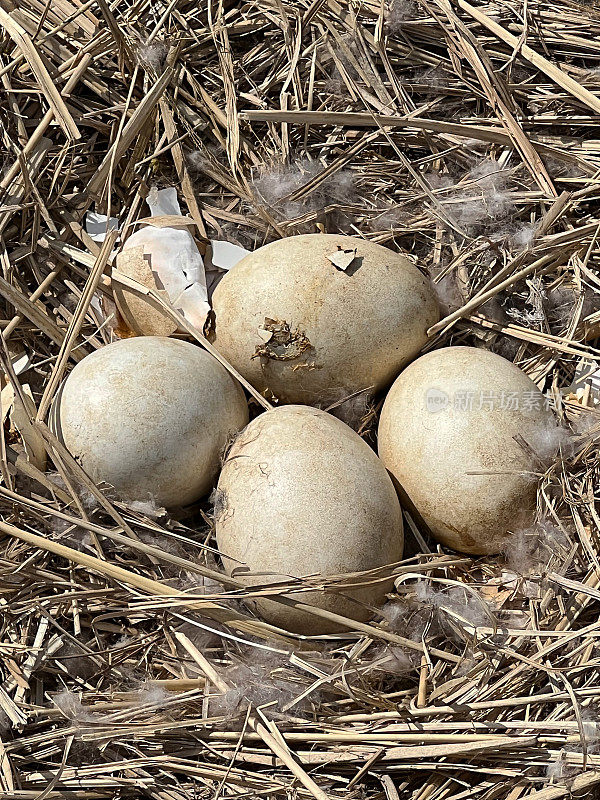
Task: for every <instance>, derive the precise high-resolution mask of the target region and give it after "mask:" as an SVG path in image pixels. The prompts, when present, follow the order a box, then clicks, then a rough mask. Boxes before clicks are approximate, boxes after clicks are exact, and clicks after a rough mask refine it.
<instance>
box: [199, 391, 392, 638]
mask: <svg viewBox="0 0 600 800" xmlns="http://www.w3.org/2000/svg"><path fill="white" fill-rule="evenodd" d="M215 525H216V535H217V542H218V546H219V550H220V551H221V553H222V555H223V564H224V567H225V569H226V571H227V573H228V574H229V575H235V576H236V577H239V578H240V579H241V580H243V581H244V582H245V583H247V584H263V583H273V582H277V581H281V580H287V579H289V576H293V577H299V578H301V577H306V576H309V575H317V576H319V575H338V574H340V573H348V572H358V571H363V570H369V569H373V568H376V567H381V566H384V565H386V564H389V563H393V562H396V561H398V560H400V559H401V558H402V548H403V530H402V515H401V511H400V505H399V502H398V498H397V496H396V492H395V489H394V486H393V484H392V481H391V480H390V478H389V476H388V474H387V472H386V470H385V468H384V466H383V464H382V463H381V462H380V461H379V459H378V458H377V456H376V455H375V453H374V452H373V451H372V450H371V448H370V447H369V446H368V445H367V444H366V443H365V442H364V441H363V440H362V439H361V438H360V436H358V434H356V433H355V432H354V431H353V430H351V429H350V428H349V427H348V426H347V425H345V424H344V423H343V422H341V421H340V420H338V419H336V418H334V417H332V416H330V415H329V414H326V413H325V412H323V411H319V410H317V409H314V408H309V407H307V406H295V405H290V406H282V407H280V408H276V409H274V410H273V411H268V412H267V413H265V414H261V415H260V416H259V417H257V418H256V419H255V420H253V421H252V422H251V423H250V425H248V426H247V428H245V429H244V430H243V431H242V433H241V434H240V435H239V436H238V438H237V439H236V441H235V443H234V444H233V446H232V448H231V450H230V451H229V453H228V456H227V459H226V461H225V463H224V465H223V469H222V471H221V475H220V478H219V483H218V486H217V492H216V500H215ZM389 589H390V583H389V582H384V583H375V584H372V585H370V586H364V587H360V588H356V587H350V588H349V589H345V590H344V595H345V596H342V595H339V594H334V593H323V592H320V591H318V590H315V591H310V592H300V593H298V592H296V593H292V594H290V595H289V596H290V597H294V598H296V599H298V600H300V601H303V602H306V603H310V604H311V605H316V606H319V607H320V608H323V609H326V610H329V611H332V612H335V613H338V614H342V615H344V616H346V617H351V618H354V619H358V620H366V619H368V618H369V616H370V615H371V613H372V612H371V611H370V610H369V608H367V607H365V605H363V604H364V603H366V604H369V605H371V606H377V605H379V604H380V603H381V602H382V601H383V599H384V596H385V593H386V591H389ZM353 598H355V599H353ZM357 600H358V601H362V602H357ZM252 604H253V605H254V607H255V609H256V611H257V613H258V614H259V615H260V616H262V617H263V618H264V619H265V620H267V621H268V622H270V623H272V624H274V625H277V626H278V627H281V628H284V629H287V630H291V631H295V632H298V633H304V634H311V633H315V634H317V633H324V632H331V631H335V630H343V628H342V627H340V626H338V625H336V624H334V623H332V622H330V621H327V620H323V619H320V618H318V617H315V616H313V615H311V614H309V613H307V612H302V611H299V610H297V609H293V608H290V607H287V606H284V605H283V604H280V603H277V602H274V601H272V600H259V601H252Z"/></svg>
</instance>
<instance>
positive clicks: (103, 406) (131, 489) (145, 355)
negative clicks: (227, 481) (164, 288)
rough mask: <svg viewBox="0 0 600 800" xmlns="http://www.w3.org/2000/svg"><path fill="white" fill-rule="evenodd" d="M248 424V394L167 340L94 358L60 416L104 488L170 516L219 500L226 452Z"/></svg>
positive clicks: (64, 393)
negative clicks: (216, 492) (215, 491)
mask: <svg viewBox="0 0 600 800" xmlns="http://www.w3.org/2000/svg"><path fill="white" fill-rule="evenodd" d="M247 422H248V407H247V405H246V400H245V397H244V393H243V391H242V389H241V387H240V385H239V384H238V383H237V382H236V381H235V380H234V379H233V378H232V377H231V376H230V375H229V373H228V372H227V371H226V370H225V369H224V368H223V367H222V366H221V365H220V364H219V363H218V361H217V360H216V359H215V358H213V357H212V356H211V355H209V354H208V353H207V352H206V351H204V350H202V349H201V348H199V347H196V346H195V345H193V344H190V343H189V342H184V341H180V340H177V339H168V338H163V337H158V336H141V337H135V338H133V339H124V340H122V341H118V342H114V343H113V344H109V345H107V346H106V347H103V348H101V349H100V350H96V351H95V352H94V353H92V354H91V355H89V356H86V358H84V359H83V360H82V361H81V362H80V363H79V364H77V365H76V366H75V368H74V369H73V371H72V372H71V374H70V375H69V376H68V378H67V379H66V381H65V382H64V383H63V385H62V387H61V389H60V392H59V393H58V394H57V397H56V399H55V401H54V405H53V409H52V414H51V425H52V428H53V429H54V432H55V433H56V435H57V436H58V437H59V438H60V439H61V440H62V441H63V442H64V444H65V446H66V447H67V449H68V450H69V451H70V452H71V454H72V455H73V456H74V457H75V458H77V459H78V460H79V462H80V463H81V465H82V467H83V468H84V469H85V470H86V472H88V474H89V475H90V476H91V477H92V478H93V480H94V481H96V482H97V483H99V482H102V481H104V482H106V483H108V484H110V485H111V486H114V487H115V489H116V490H117V492H118V493H119V494H120V495H121V496H122V497H123V498H125V499H127V500H134V501H147V500H152V501H153V502H154V503H156V504H157V505H159V506H165V507H167V508H169V507H174V506H183V505H187V504H188V503H191V502H193V501H194V500H197V499H198V498H200V497H202V496H203V495H205V494H206V493H207V492H208V491H209V490H210V488H211V486H212V484H213V481H214V479H215V477H216V475H217V472H218V469H219V463H220V453H221V451H222V449H223V447H224V446H225V445H226V443H227V441H228V439H229V437H230V436H232V435H233V434H235V433H236V432H237V431H238V430H240V429H241V428H242V427H243V426H244V425H245V424H246V423H247Z"/></svg>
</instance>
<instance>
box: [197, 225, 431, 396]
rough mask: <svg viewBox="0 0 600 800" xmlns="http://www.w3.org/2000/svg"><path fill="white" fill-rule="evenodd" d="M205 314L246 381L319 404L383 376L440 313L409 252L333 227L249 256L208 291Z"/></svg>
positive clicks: (386, 378)
mask: <svg viewBox="0 0 600 800" xmlns="http://www.w3.org/2000/svg"><path fill="white" fill-rule="evenodd" d="M332 257H333V262H335V263H332ZM350 257H351V258H350ZM213 311H214V319H213V320H212V322H213V326H214V327H213V330H212V332H211V333H210V335H211V336H212V337H213V342H214V344H215V346H216V348H217V349H218V350H219V352H221V353H222V354H223V356H225V358H226V359H227V360H228V361H229V362H230V363H231V364H232V365H233V366H234V367H235V368H236V369H237V370H238V371H239V372H240V373H241V374H242V375H243V376H244V377H245V378H246V379H247V380H248V381H249V382H250V383H252V384H253V385H254V386H255V387H256V388H257V389H259V390H260V391H263V392H264V391H270V392H272V393H273V394H274V395H275V396H276V397H277V398H278V399H279V400H280V401H282V402H286V403H308V404H311V405H321V406H324V405H327V404H329V403H332V402H335V401H336V400H339V399H341V398H342V397H344V396H347V395H349V394H352V393H354V392H357V391H359V390H361V389H366V388H368V387H373V388H374V390H378V389H380V388H382V387H384V386H385V385H387V384H388V383H390V382H391V381H392V380H393V379H394V378H395V377H396V375H397V374H398V372H399V371H400V370H401V369H402V367H403V366H405V365H406V364H407V363H408V362H409V361H410V360H411V359H413V358H414V357H415V356H416V355H417V353H418V352H419V350H420V349H421V347H422V346H423V345H424V344H425V342H426V340H427V337H426V331H427V329H428V328H429V327H430V326H431V325H433V324H434V323H435V322H437V320H438V318H439V311H438V304H437V301H436V298H435V295H434V293H433V291H432V288H431V286H430V284H429V281H428V280H427V279H426V278H425V277H424V276H423V275H422V274H421V273H420V272H419V270H418V269H417V267H415V265H414V264H413V263H412V262H411V261H410V260H409V259H408V258H406V257H405V256H402V255H400V254H398V253H394V252H392V251H391V250H388V249H387V248H385V247H382V246H380V245H378V244H374V243H373V242H369V241H365V240H363V239H358V238H355V237H352V236H343V235H337V234H307V235H302V236H290V237H288V238H286V239H280V240H279V241H276V242H273V243H272V244H268V245H266V246H264V247H261V248H259V249H258V250H255V251H254V252H253V253H250V254H249V255H247V256H246V257H245V258H243V259H242V260H241V261H240V262H239V263H238V264H236V265H235V266H234V267H233V268H232V269H231V270H229V272H228V273H227V274H226V275H225V276H224V277H223V279H222V280H221V282H220V283H219V285H218V286H217V288H216V289H215V292H214V295H213ZM265 320H275V321H277V324H278V326H279V328H280V330H284V329H285V330H287V331H288V333H289V337H288V344H289V348H288V349H287V350H286V348H285V347H284V346H283V345H284V344H285V343H283V342H282V341H280V339H281V336H278V337H277V336H274V337H273V341H274V340H275V339H277V344H278V347H277V349H276V351H274V352H273V353H272V354H270V351H269V346H270V345H269V343H268V342H267V343H265V341H264V337H263V334H262V331H263V330H265ZM266 329H267V330H268V329H269V326H268V325H267V327H266ZM300 344H301V345H302V346H299V345H300Z"/></svg>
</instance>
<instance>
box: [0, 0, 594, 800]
mask: <svg viewBox="0 0 600 800" xmlns="http://www.w3.org/2000/svg"><path fill="white" fill-rule="evenodd" d="M0 23H1V24H2V29H3V38H2V48H1V52H2V56H1V67H0V74H1V80H2V89H1V91H2V104H1V107H0V119H1V123H2V129H1V135H2V145H1V149H2V159H3V170H2V178H1V180H0V185H1V187H2V191H3V194H2V197H1V198H0V203H1V206H0V233H1V237H2V238H1V241H0V245H1V247H0V262H1V265H2V274H1V276H0V295H2V320H1V321H0V324H1V326H2V332H3V337H2V347H1V360H2V366H3V372H4V373H5V374H6V376H7V379H6V380H5V381H4V384H3V387H4V389H3V392H2V413H3V420H4V426H3V428H2V438H1V442H0V445H1V447H0V467H1V470H2V478H3V480H2V485H1V486H0V503H1V506H0V511H1V520H2V521H1V523H0V528H1V531H2V539H1V553H0V586H1V589H0V591H1V598H2V599H1V602H2V623H1V633H0V654H1V661H2V664H1V681H2V684H1V687H0V708H1V709H2V713H1V719H0V722H1V733H0V739H1V744H0V797H6V798H17V799H19V798H32V800H33V798H37V799H38V800H41V798H63V797H64V798H121V797H122V798H128V797H132V798H134V797H135V798H137V797H149V798H156V799H157V800H167V799H168V800H191V798H217V797H252V798H254V797H291V796H295V795H297V796H301V797H316V798H319V799H320V800H324V798H326V797H327V798H351V797H352V798H363V797H368V798H372V799H373V800H375V798H382V799H383V798H387V799H388V800H397V798H402V800H403V799H404V798H410V800H459V799H460V800H463V799H464V800H466V798H478V799H479V798H480V799H481V800H484V799H485V800H491V799H492V798H494V800H496V799H498V800H519V798H535V800H554V798H562V797H570V796H575V797H585V798H588V797H589V798H593V797H595V796H597V793H598V792H599V791H600V788H599V787H600V750H599V743H600V705H599V704H600V684H599V682H598V676H599V673H600V662H599V660H598V649H597V641H598V635H599V631H600V623H599V622H598V602H599V600H600V587H599V586H598V584H599V582H600V580H599V579H600V563H599V562H598V522H599V519H598V511H597V508H596V500H597V498H596V492H597V490H598V489H597V486H598V432H600V424H599V421H598V413H597V410H596V408H595V405H594V400H595V395H594V390H593V388H592V389H590V388H587V389H585V390H584V391H583V392H579V393H577V392H575V391H570V390H569V389H568V387H570V386H571V384H572V382H573V378H574V375H575V372H576V370H577V368H578V366H579V365H580V363H581V362H582V360H583V362H584V364H588V363H590V362H592V361H593V360H594V359H595V358H598V356H599V355H600V353H599V351H598V349H597V347H596V339H595V337H596V336H597V334H598V332H599V328H598V323H599V322H600V302H599V299H598V295H599V291H598V290H599V288H600V280H599V278H598V260H599V255H600V250H599V249H598V243H597V239H598V232H599V231H600V204H599V202H598V197H597V185H598V175H599V174H600V172H599V170H600V140H599V139H597V138H596V130H597V126H598V121H599V120H600V44H598V42H599V40H600V39H599V35H600V11H599V10H597V9H595V8H594V6H593V4H587V3H586V4H583V3H577V2H568V1H567V0H562V2H548V3H541V2H537V0H529V2H527V0H525V1H524V2H523V3H513V2H500V1H499V2H490V3H485V4H474V5H472V4H470V3H468V2H466V0H452V2H449V1H448V0H414V2H413V1H412V0H395V1H394V2H392V3H391V4H385V3H383V2H379V0H371V1H370V2H369V1H368V0H364V2H347V1H346V0H312V2H308V0H300V2H293V3H292V2H286V0H273V2H260V3H259V2H245V3H237V2H216V1H215V2H212V1H211V2H209V3H208V6H207V5H206V4H204V3H191V2H187V0H170V1H169V2H167V0H164V2H162V1H161V2H159V3H149V2H147V0H139V2H132V3H129V2H126V1H122V0H116V1H115V2H113V3H112V4H110V3H108V2H106V1H105V0H90V1H89V2H85V3H83V2H78V1H77V2H76V1H75V0H74V1H73V2H70V0H60V1H59V2H48V3H44V2H41V0H40V2H37V0H25V2H23V3H21V4H19V5H18V7H17V6H16V5H14V6H13V5H11V4H10V0H2V3H1V4H0ZM169 185H177V187H178V189H179V194H180V198H181V200H182V202H183V203H184V205H185V206H187V212H188V213H189V215H190V216H191V217H192V218H193V220H194V221H195V223H196V226H197V229H198V233H199V235H201V236H207V237H208V238H220V239H227V240H229V241H233V242H237V243H239V244H242V245H244V246H246V247H248V248H251V247H256V246H259V245H260V244H262V243H264V242H267V241H270V240H272V239H274V238H276V237H278V236H285V235H291V234H294V233H300V232H316V231H326V232H337V231H343V232H348V233H353V234H355V235H360V236H363V237H366V238H369V239H372V240H374V241H377V242H380V243H382V244H384V245H386V246H388V247H391V248H401V249H402V250H403V251H405V252H407V253H408V254H410V255H411V256H414V257H415V258H416V259H417V260H418V263H419V265H420V266H421V267H422V268H423V269H424V270H425V271H427V272H428V273H429V274H430V275H431V277H432V279H433V280H434V281H435V284H436V286H437V288H438V292H439V296H440V301H441V303H442V307H443V310H444V320H443V321H442V323H440V325H439V326H437V328H436V330H435V331H433V332H432V337H431V343H430V346H432V347H438V346H442V345H445V344H449V343H453V344H458V343H460V344H468V345H474V346H482V347H486V348H488V349H491V350H494V351H495V352H498V353H500V354H502V355H504V356H505V357H508V358H510V359H511V360H514V361H515V362H516V363H518V364H519V365H520V366H521V367H522V368H523V369H524V370H525V371H526V372H527V373H528V374H529V375H530V376H531V377H532V378H533V379H534V380H535V381H536V382H537V383H538V384H539V385H540V386H541V387H543V388H544V390H545V391H546V392H547V393H548V395H549V397H551V398H552V401H553V404H554V406H555V409H556V412H557V414H558V416H559V418H560V420H561V422H562V424H563V426H564V428H565V431H566V433H565V437H564V440H563V441H562V442H561V452H560V454H559V457H558V458H557V459H556V462H555V464H554V465H553V466H552V468H551V469H550V470H548V471H547V472H546V473H545V474H543V475H540V476H539V479H540V490H539V502H538V518H539V522H538V523H537V524H536V526H535V527H533V528H532V529H530V530H528V531H521V532H519V533H518V534H517V537H516V540H515V547H514V548H513V549H512V550H511V552H510V553H508V554H504V555H502V556H500V557H498V558H495V559H492V558H487V559H479V560H472V559H469V558H468V557H465V556H458V555H456V554H454V553H450V552H448V553H443V552H441V551H439V552H438V551H437V550H436V549H435V546H434V544H433V543H431V542H426V541H424V540H423V539H422V537H421V536H420V535H419V533H418V531H413V533H414V534H415V541H414V543H413V545H412V549H411V550H410V551H409V553H408V556H409V557H408V558H407V560H406V561H405V562H403V563H402V564H399V565H396V566H395V567H394V568H393V569H394V574H395V576H396V590H395V592H394V593H393V595H392V596H390V599H389V602H388V604H387V605H386V607H385V608H384V610H383V613H382V614H380V615H378V616H377V617H376V618H375V619H374V622H373V623H372V624H370V625H364V626H359V625H353V624H352V623H351V622H350V621H348V633H347V635H343V636H342V635H338V636H334V637H329V638H321V639H315V640H312V641H304V642H299V641H298V640H297V639H294V638H293V637H288V636H285V635H282V634H278V633H277V632H276V631H273V630H272V629H270V628H269V627H268V626H266V625H264V624H263V623H261V622H260V621H259V620H255V619H253V618H251V617H249V616H248V614H247V612H246V611H245V610H244V607H243V605H241V604H240V603H239V597H240V596H241V595H243V594H244V593H246V594H248V591H246V590H242V589H240V588H239V587H238V586H236V585H234V583H232V582H231V581H230V582H229V583H227V584H225V585H223V584H221V583H219V582H218V577H219V576H218V565H217V564H216V561H215V556H214V552H213V550H212V549H211V548H212V544H213V541H212V539H211V527H210V526H211V518H210V506H209V505H208V504H205V505H202V506H200V507H198V508H197V509H195V510H194V512H193V513H192V515H191V516H189V515H188V516H186V517H180V518H178V519H176V518H169V517H167V516H166V515H165V514H163V513H162V512H161V511H160V509H155V508H153V507H152V505H151V504H133V505H129V506H128V505H125V504H122V503H119V502H117V501H116V500H115V499H114V497H113V496H112V495H111V492H110V489H108V488H107V487H100V488H97V487H94V486H93V484H90V482H89V481H88V480H87V478H86V476H85V474H83V473H82V472H81V470H80V469H78V466H77V464H76V463H75V462H73V461H72V460H71V459H70V457H69V454H68V453H66V452H65V451H64V450H62V449H61V448H60V445H59V444H58V443H57V442H56V441H55V440H54V439H53V437H52V436H51V434H50V433H49V431H48V429H47V428H46V426H45V423H44V421H45V419H46V414H47V411H48V408H49V406H50V403H51V400H52V397H53V394H54V392H55V391H56V389H57V387H58V385H59V383H60V379H61V377H62V376H63V374H64V372H65V370H67V369H69V367H70V366H71V365H72V364H73V363H75V362H77V361H78V360H80V359H81V358H82V357H84V355H85V354H86V353H90V352H92V351H93V350H94V349H95V348H98V347H101V346H102V345H103V344H105V343H107V342H109V341H110V340H111V338H113V337H114V336H115V335H118V330H115V327H116V326H115V319H114V317H113V316H111V313H112V312H111V305H110V281H109V280H108V278H107V275H108V274H109V271H110V256H111V251H112V248H113V246H114V243H115V234H110V235H109V236H108V237H107V239H106V240H105V243H104V244H102V243H99V242H96V241H94V240H92V239H91V238H90V236H89V235H88V233H87V232H86V227H85V221H86V216H87V213H88V211H96V212H100V213H104V214H108V215H113V216H118V217H119V219H120V221H121V230H122V231H123V230H125V228H126V226H127V225H129V224H130V223H131V222H132V221H134V220H135V219H137V218H139V217H142V216H145V214H146V212H145V206H144V198H145V196H146V194H147V192H148V190H149V188H150V187H152V186H159V187H162V186H169ZM99 297H102V298H103V303H102V306H101V305H100V304H99V302H98V298H99ZM366 324H368V321H366ZM28 398H29V399H28ZM24 409H25V413H24V411H23V410H24ZM375 411H376V409H375ZM375 411H373V412H371V414H370V415H368V416H366V417H365V420H364V423H363V425H362V430H363V433H364V435H365V436H369V435H370V425H369V423H370V422H372V420H373V418H374V415H375ZM36 417H37V420H36V421H33V422H32V421H31V420H32V419H34V418H36ZM378 578H381V576H379V575H376V574H370V575H367V576H365V580H377V579H378ZM306 584H307V586H310V585H313V584H315V585H323V581H322V580H318V579H315V580H314V582H311V581H307V582H306ZM324 585H327V586H328V587H329V589H330V590H331V591H343V578H341V577H339V576H337V577H336V576H331V578H328V579H327V581H326V582H325V584H324ZM296 588H298V587H296ZM284 589H285V586H279V587H275V588H273V587H269V589H268V590H265V589H262V590H261V588H260V587H256V588H255V589H254V590H252V591H254V592H260V591H263V592H264V591H269V592H271V593H272V592H279V593H281V592H283V591H284Z"/></svg>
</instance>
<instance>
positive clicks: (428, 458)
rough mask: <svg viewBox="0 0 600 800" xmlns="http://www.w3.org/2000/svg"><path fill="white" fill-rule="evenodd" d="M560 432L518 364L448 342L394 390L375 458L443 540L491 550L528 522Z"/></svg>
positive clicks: (410, 369)
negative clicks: (377, 454) (539, 480)
mask: <svg viewBox="0 0 600 800" xmlns="http://www.w3.org/2000/svg"><path fill="white" fill-rule="evenodd" d="M561 430H562V429H561V428H559V426H558V425H557V422H556V419H555V417H554V414H553V413H552V411H551V410H550V409H549V407H548V403H547V400H546V398H545V397H544V395H543V394H542V393H541V392H540V390H539V389H538V387H537V386H536V385H535V383H533V381H532V380H531V379H530V378H529V377H528V376H527V375H526V374H525V373H524V372H523V371H522V370H520V369H519V368H518V367H517V366H515V364H513V363H512V362H510V361H507V360H506V359H504V358H502V357H501V356H498V355H496V354H495V353H492V352H490V351H488V350H483V349H479V348H474V347H446V348H442V349H440V350H435V351H433V352H431V353H427V354H426V355H424V356H422V357H421V358H419V359H417V360H416V361H414V362H413V363H412V364H410V365H409V366H408V367H407V368H406V369H405V370H404V371H403V372H402V373H401V374H400V375H399V377H398V378H397V379H396V381H395V383H394V384H393V386H392V387H391V389H390V391H389V393H388V395H387V397H386V400H385V402H384V405H383V409H382V412H381V418H380V422H379V434H378V439H379V455H380V458H381V459H382V461H383V463H384V464H385V466H386V467H387V469H388V470H389V471H390V473H391V474H392V475H393V477H394V479H395V480H396V481H397V484H399V486H400V487H401V490H402V492H403V493H404V494H405V495H406V497H407V498H408V501H409V502H410V504H412V506H414V508H415V509H416V511H417V512H418V514H419V515H420V516H421V518H422V519H423V521H424V522H425V523H426V525H427V526H428V527H429V529H430V530H431V533H432V534H433V536H434V537H435V538H436V539H437V540H438V541H439V542H441V543H442V544H444V545H446V546H447V547H451V548H453V549H455V550H458V551H461V552H465V553H472V554H494V553H500V552H503V551H505V550H506V548H507V546H509V542H510V535H511V532H513V531H515V530H517V529H521V528H523V527H524V525H527V524H531V523H532V521H533V510H534V508H535V499H536V491H537V480H538V476H539V473H540V471H541V472H543V471H544V470H545V468H546V465H547V462H548V460H549V459H551V458H552V456H553V455H554V453H555V452H556V450H557V449H558V447H559V446H560V442H561V437H560V435H559V434H560V431H561Z"/></svg>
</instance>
